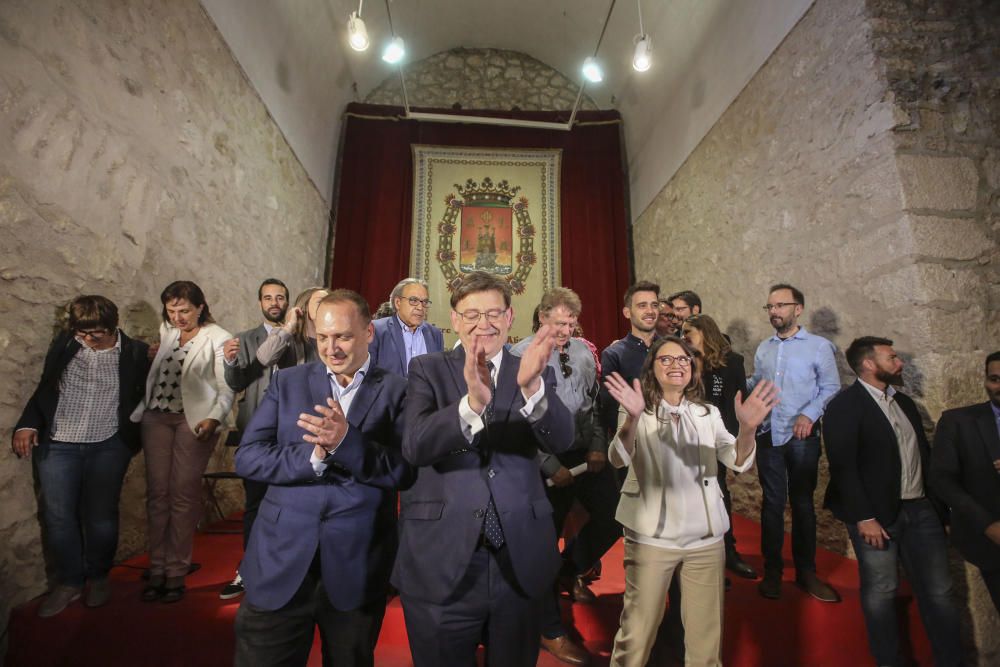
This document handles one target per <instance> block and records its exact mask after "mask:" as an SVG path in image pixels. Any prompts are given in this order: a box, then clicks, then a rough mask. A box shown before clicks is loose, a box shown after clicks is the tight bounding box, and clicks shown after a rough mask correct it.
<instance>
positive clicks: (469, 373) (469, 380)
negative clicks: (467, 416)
mask: <svg viewBox="0 0 1000 667" xmlns="http://www.w3.org/2000/svg"><path fill="white" fill-rule="evenodd" d="M470 347H471V349H469V350H466V351H465V366H464V367H463V369H462V374H463V375H464V376H465V384H466V386H467V387H468V388H469V407H470V408H471V409H472V411H473V412H475V413H476V414H482V412H483V410H485V409H486V406H487V405H489V404H490V401H491V400H492V399H493V394H491V393H490V369H489V366H487V365H486V350H485V349H484V348H483V344H482V343H481V342H480V341H479V338H478V337H477V336H473V337H472V344H471V346H470Z"/></svg>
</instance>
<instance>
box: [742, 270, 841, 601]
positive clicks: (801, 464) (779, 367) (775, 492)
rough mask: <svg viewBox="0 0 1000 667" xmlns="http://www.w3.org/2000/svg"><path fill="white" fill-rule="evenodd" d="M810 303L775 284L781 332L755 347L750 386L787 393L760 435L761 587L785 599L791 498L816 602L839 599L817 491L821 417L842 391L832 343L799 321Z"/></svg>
mask: <svg viewBox="0 0 1000 667" xmlns="http://www.w3.org/2000/svg"><path fill="white" fill-rule="evenodd" d="M804 306H805V297H804V296H803V295H802V292H800V291H799V290H798V289H796V288H794V287H792V286H791V285H785V284H779V285H774V286H773V287H771V290H770V294H769V296H768V299H767V305H766V306H764V310H765V311H767V314H768V318H769V320H770V322H771V326H773V327H774V331H775V335H774V336H771V337H770V338H768V339H767V340H765V341H763V342H761V344H760V345H759V346H758V347H757V353H756V354H755V355H754V373H753V377H751V378H750V380H749V382H748V383H747V384H748V386H747V391H751V390H752V389H753V387H754V385H756V384H757V383H758V382H760V381H761V380H770V381H771V382H773V383H774V384H776V385H777V386H778V388H779V389H780V390H781V401H780V403H778V405H777V407H775V409H774V410H773V411H772V412H771V415H770V417H769V418H767V419H766V420H765V421H764V423H763V424H762V425H761V427H760V432H759V433H758V436H757V471H758V476H759V478H760V485H761V489H762V491H763V503H762V505H761V551H762V553H763V554H764V580H763V581H762V582H761V583H760V585H759V586H758V591H759V592H760V594H761V595H762V596H764V597H765V598H770V599H773V600H776V599H778V598H779V597H781V573H782V570H783V569H784V563H783V561H782V558H781V547H782V544H783V543H784V540H785V518H784V517H785V501H786V499H787V498H789V497H790V499H791V505H792V555H793V557H794V560H795V581H796V583H798V585H799V586H800V587H802V588H803V589H804V590H805V591H806V592H808V593H809V594H810V595H812V596H813V597H815V598H816V599H818V600H821V601H823V602H839V601H840V596H839V595H838V594H837V592H836V591H834V590H833V589H832V588H831V587H830V586H829V585H827V584H825V583H823V582H822V581H820V580H819V579H818V578H817V577H816V509H815V508H814V507H813V492H814V491H815V490H816V476H817V470H818V467H819V454H820V443H819V429H818V422H819V419H820V417H822V416H823V410H824V409H825V408H826V404H827V403H828V402H829V401H830V399H831V398H833V396H834V394H836V393H837V392H838V391H840V376H839V374H838V372H837V362H836V360H835V358H834V352H835V350H836V348H835V347H834V346H833V343H831V342H830V341H828V340H827V339H825V338H822V337H820V336H815V335H813V334H810V333H809V332H807V331H806V330H805V329H804V328H803V327H801V326H799V324H798V319H799V317H800V316H801V315H802V310H803V308H804Z"/></svg>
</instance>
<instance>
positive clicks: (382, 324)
mask: <svg viewBox="0 0 1000 667" xmlns="http://www.w3.org/2000/svg"><path fill="white" fill-rule="evenodd" d="M372 324H374V325H375V338H374V339H373V340H372V342H371V344H370V345H369V346H368V354H370V355H371V357H372V365H373V366H378V367H379V368H383V369H385V370H387V371H389V372H390V373H395V374H396V375H402V376H403V377H406V372H407V367H406V366H407V364H406V345H404V344H403V328H402V327H401V326H400V325H399V317H398V316H397V315H395V314H393V315H390V316H389V317H383V318H382V319H380V320H375V321H374V322H372ZM420 331H421V333H423V335H424V341H425V342H426V343H427V352H440V351H441V350H443V349H444V334H442V333H441V330H440V329H438V328H437V327H436V326H434V325H433V324H431V323H430V322H427V326H425V327H424V328H423V329H421V330H420Z"/></svg>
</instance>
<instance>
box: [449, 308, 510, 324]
mask: <svg viewBox="0 0 1000 667" xmlns="http://www.w3.org/2000/svg"><path fill="white" fill-rule="evenodd" d="M456 312H458V311H456ZM506 312H507V309H506V308H505V309H503V310H501V309H499V308H493V309H491V310H473V309H470V310H463V311H462V312H460V313H458V314H459V316H460V317H461V318H462V321H463V322H465V323H466V324H478V323H479V320H481V319H482V318H483V317H485V318H486V321H487V322H490V323H496V322H499V321H500V319H501V318H502V317H503V316H504V314H505V313H506Z"/></svg>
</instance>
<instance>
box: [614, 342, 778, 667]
mask: <svg viewBox="0 0 1000 667" xmlns="http://www.w3.org/2000/svg"><path fill="white" fill-rule="evenodd" d="M693 366H696V361H695V355H694V352H693V351H692V349H691V348H690V347H689V346H688V344H687V343H685V342H684V341H682V340H681V339H679V338H674V337H667V338H661V339H659V340H658V341H656V342H654V343H653V345H652V347H651V348H650V350H649V356H647V357H646V361H645V363H644V364H643V368H642V373H641V375H640V379H638V380H634V381H633V383H632V385H629V384H628V383H627V382H625V381H624V380H623V379H622V377H621V376H620V375H618V374H617V373H612V374H611V376H610V377H609V378H608V380H607V387H608V390H609V391H610V393H611V396H612V397H614V399H615V400H617V401H618V402H619V403H620V404H621V409H620V410H619V419H618V433H617V434H616V435H615V437H614V439H613V440H612V442H611V445H610V448H609V452H608V458H609V460H610V461H611V463H612V465H614V466H616V467H618V468H622V467H626V466H628V468H629V471H628V475H627V476H626V478H625V482H624V484H623V485H622V494H621V499H620V501H619V503H618V512H617V514H616V515H615V516H616V518H617V519H618V521H619V523H621V524H622V525H623V526H624V528H625V601H624V609H623V610H622V616H621V628H620V629H619V630H618V634H617V635H616V636H615V644H614V651H613V653H612V655H611V664H612V665H620V666H628V667H642V666H643V665H645V664H646V661H647V660H648V659H649V653H650V650H651V649H652V647H653V641H654V639H655V637H656V630H657V628H658V627H659V625H660V621H661V620H662V619H663V612H664V606H665V603H666V597H667V588H668V587H669V585H670V580H671V578H672V577H673V574H674V570H675V569H676V568H681V569H680V574H679V577H680V584H681V619H682V621H683V623H684V629H685V639H684V647H685V651H686V664H687V665H706V666H707V665H721V664H722V662H721V651H720V648H721V644H722V600H723V571H724V567H725V548H724V546H723V536H724V535H725V533H726V530H728V528H729V517H728V516H727V515H726V507H725V504H724V503H723V499H722V490H721V489H720V488H719V483H718V479H717V476H718V466H719V464H720V463H721V464H723V465H725V466H726V467H728V468H731V469H733V470H736V471H737V472H743V471H744V470H746V469H748V468H749V467H750V466H751V465H753V459H754V432H755V431H756V429H757V426H759V425H760V423H761V422H762V421H763V419H764V417H765V416H766V415H767V413H768V412H770V410H771V408H772V407H773V406H774V405H775V404H776V403H777V389H776V388H775V387H774V386H773V385H772V384H770V383H761V384H759V385H758V386H757V387H755V388H754V390H753V392H751V394H750V395H749V396H748V397H747V398H746V400H745V401H744V400H742V395H741V394H737V396H736V416H737V418H738V419H739V423H740V429H739V435H738V436H736V437H733V435H732V434H731V433H729V431H727V430H726V427H725V425H724V424H723V423H722V417H721V416H720V414H719V410H718V408H716V407H715V406H714V405H709V404H707V403H705V401H704V389H703V387H702V384H701V372H700V369H699V368H697V367H693Z"/></svg>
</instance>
